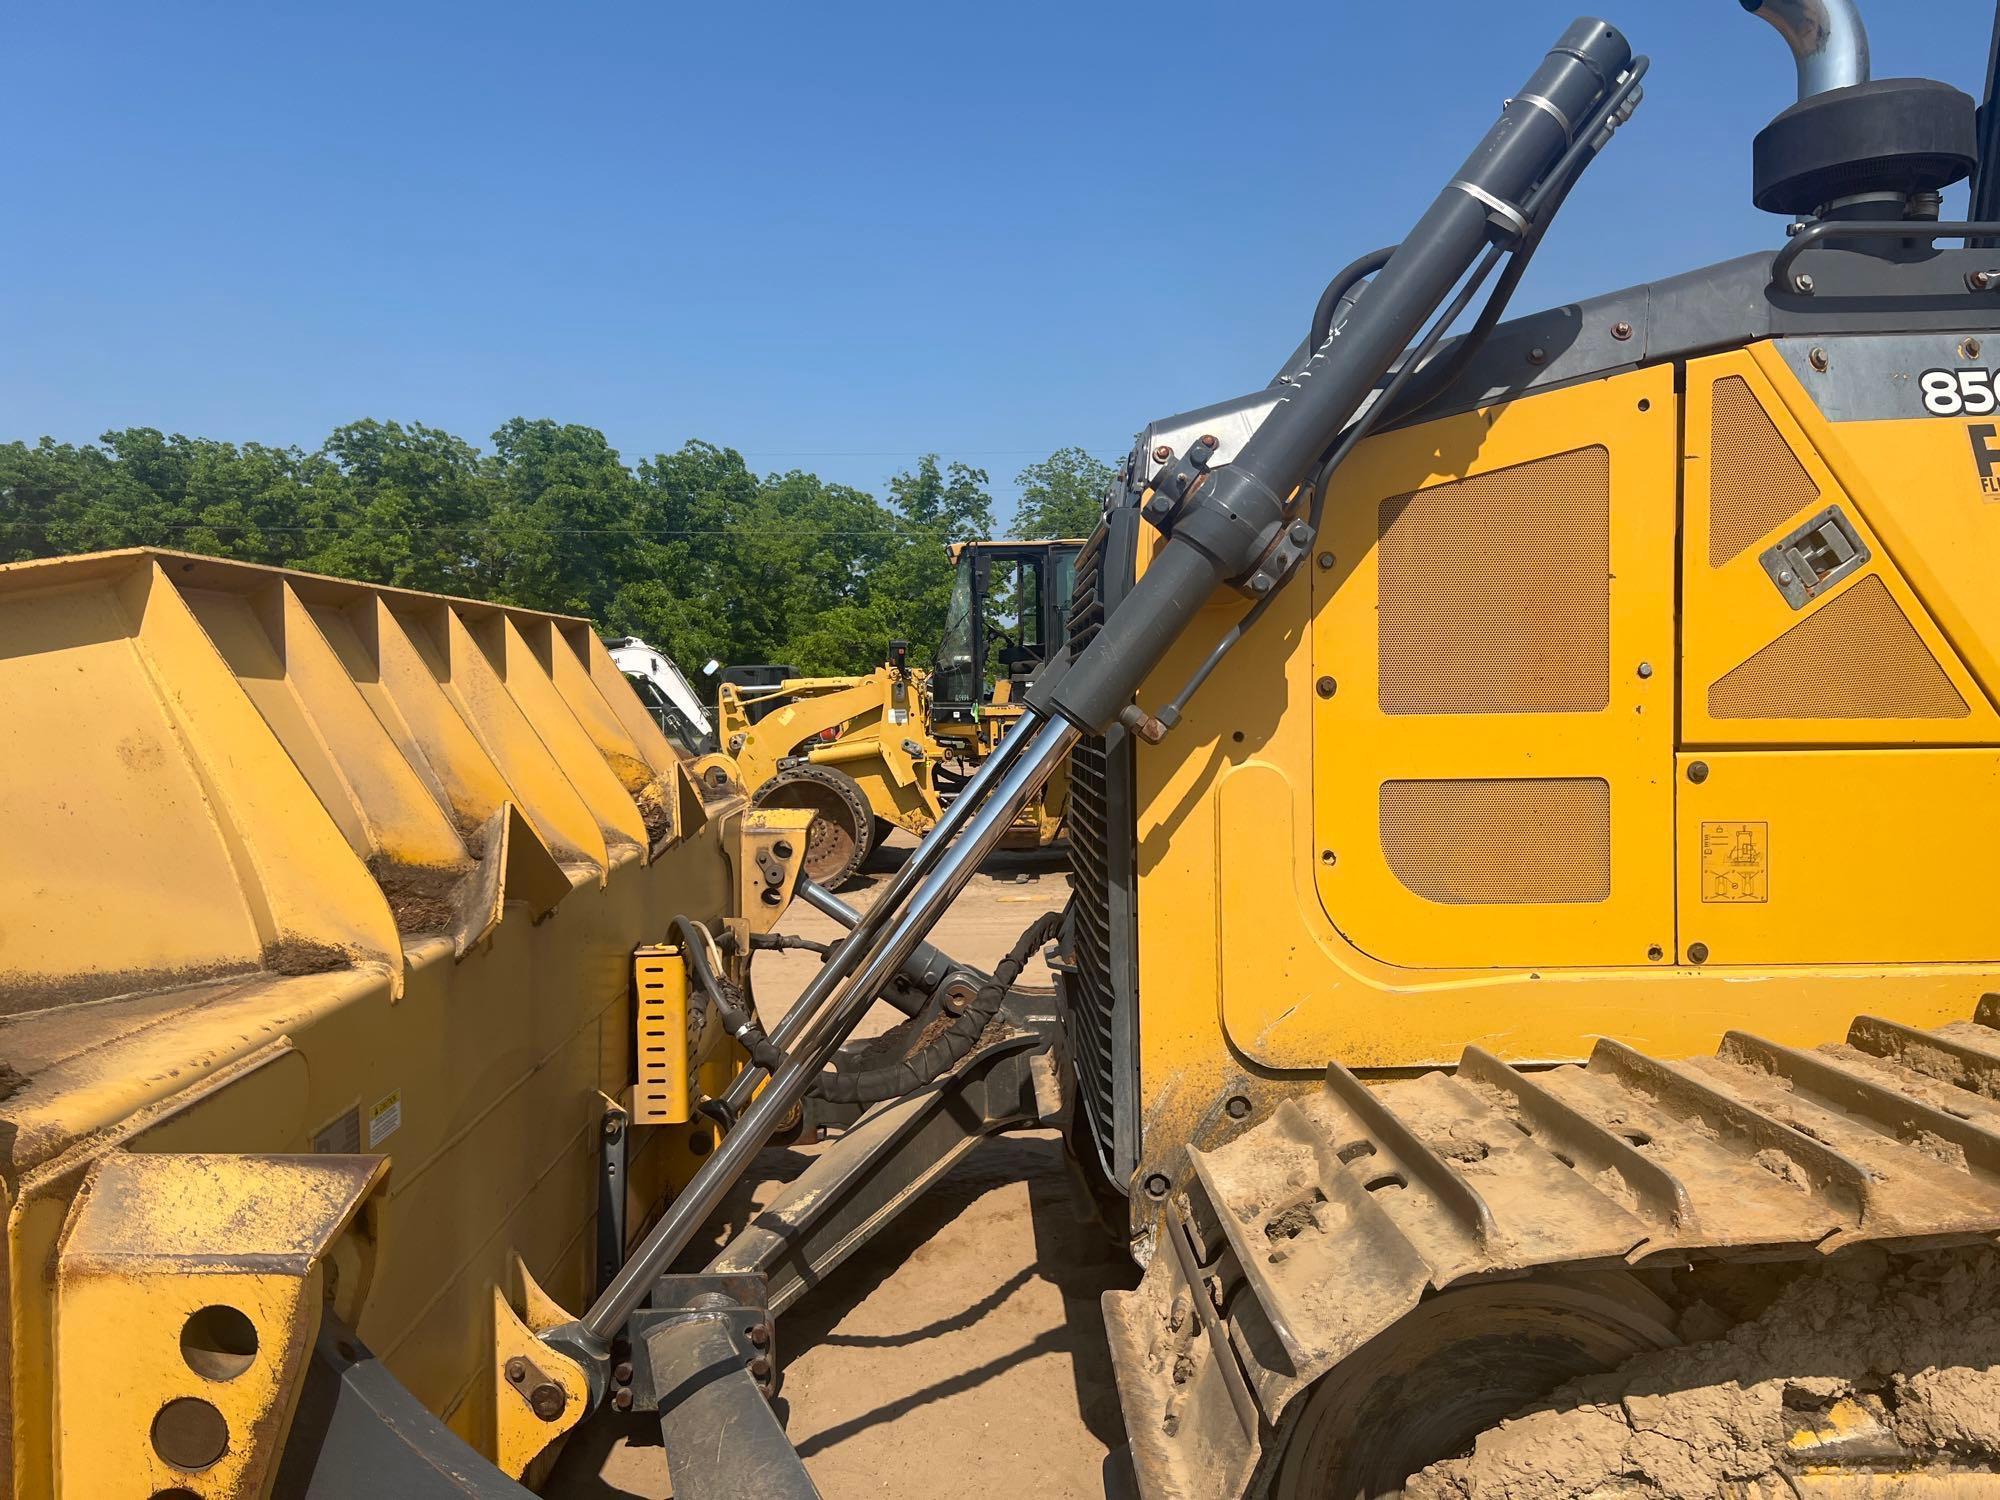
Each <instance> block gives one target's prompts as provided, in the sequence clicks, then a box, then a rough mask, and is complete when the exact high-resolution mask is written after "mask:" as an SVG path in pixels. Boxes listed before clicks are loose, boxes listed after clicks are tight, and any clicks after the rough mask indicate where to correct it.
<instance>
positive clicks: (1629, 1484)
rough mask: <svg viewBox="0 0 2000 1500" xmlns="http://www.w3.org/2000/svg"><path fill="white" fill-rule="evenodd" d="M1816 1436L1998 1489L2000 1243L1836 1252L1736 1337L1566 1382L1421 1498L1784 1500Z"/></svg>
mask: <svg viewBox="0 0 2000 1500" xmlns="http://www.w3.org/2000/svg"><path fill="white" fill-rule="evenodd" d="M1694 1312H1695V1313H1696V1314H1702V1313H1706V1315H1707V1318H1706V1320H1707V1321H1710V1322H1712V1323H1713V1324H1714V1325H1716V1326H1717V1327H1720V1326H1722V1325H1724V1324H1726V1323H1727V1321H1728V1319H1727V1318H1726V1317H1725V1316H1724V1315H1723V1314H1722V1313H1720V1312H1718V1311H1716V1310H1714V1309H1713V1308H1707V1307H1705V1306H1704V1305H1697V1307H1696V1308H1695V1309H1694ZM1689 1321H1690V1320H1689V1319H1687V1318H1684V1319H1683V1323H1684V1326H1685V1325H1686V1324H1687V1323H1688V1322H1689ZM1693 1321H1695V1322H1697V1323H1698V1322H1699V1321H1702V1319H1701V1318H1699V1317H1697V1318H1695V1319H1694V1320H1693ZM1815 1442H1818V1443H1827V1442H1831V1443H1832V1444H1833V1446H1832V1447H1830V1448H1822V1449H1821V1450H1820V1451H1821V1453H1822V1455H1823V1456H1824V1457H1838V1458H1839V1459H1840V1461H1841V1462H1843V1463H1847V1464H1854V1465H1857V1466H1859V1467H1862V1468H1870V1467H1881V1468H1887V1469H1892V1470H1893V1469H1902V1468H1905V1467H1909V1468H1920V1469H1921V1468H1944V1469H1950V1470H1961V1471H1962V1470H1971V1471H1973V1472H1975V1473H1977V1474H1979V1475H1980V1476H1981V1477H1980V1478H1978V1479H1974V1480H1969V1481H1967V1483H1968V1485H1976V1486H1978V1487H1979V1488H1978V1492H1979V1493H1982V1494H1996V1493H2000V1251H1996V1250H1994V1249H1992V1248H1991V1247H1979V1248H1974V1249H1966V1250H1952V1251H1935V1252H1931V1253H1928V1254H1922V1255H1918V1256H1915V1257H1912V1258H1909V1259H1907V1260H1898V1261H1894V1262H1892V1261H1891V1260H1890V1258H1889V1257H1888V1256H1886V1255H1885V1254H1883V1253H1882V1252H1881V1251H1879V1250H1873V1249H1869V1248H1865V1247H1864V1248H1859V1249H1856V1250H1852V1251H1848V1252H1845V1253H1843V1254H1841V1255H1838V1256H1835V1257H1834V1258H1833V1259H1832V1260H1830V1261H1829V1262H1828V1263H1827V1264H1826V1265H1825V1266H1824V1267H1823V1268H1820V1269H1817V1270H1814V1271H1809V1272H1806V1273H1804V1274H1802V1275H1800V1276H1799V1277H1798V1278H1797V1279H1795V1280H1793V1281H1792V1282H1791V1283H1790V1284H1789V1285H1787V1286H1786V1287H1785V1288H1784V1289H1783V1290H1782V1291H1781V1292H1780V1293H1779V1294H1778V1295H1777V1297H1776V1298H1775V1299H1774V1300H1773V1301H1772V1302H1771V1303H1770V1304H1769V1306H1768V1307H1766V1308H1765V1309H1764V1310H1763V1311H1762V1312H1761V1313H1760V1314H1759V1315H1757V1316H1756V1317H1753V1318H1751V1319H1750V1320H1748V1321H1746V1322H1742V1323H1739V1324H1737V1325H1736V1326H1734V1327H1731V1328H1729V1329H1728V1331H1727V1332H1726V1333H1724V1334H1722V1335H1721V1336H1720V1337H1715V1338H1711V1339H1709V1340H1707V1341H1705V1342H1696V1343H1690V1344H1684V1345H1682V1346H1681V1347H1679V1348H1673V1349H1663V1350H1660V1351H1658V1352H1656V1353H1651V1354H1644V1355H1640V1356H1639V1357H1637V1358H1635V1359H1633V1360H1630V1361H1628V1362H1627V1363H1626V1364H1625V1365H1624V1366H1622V1367H1621V1368H1620V1369H1618V1370H1616V1371H1613V1372H1612V1373H1610V1374H1607V1375H1601V1376H1593V1377H1590V1378H1588V1379H1585V1380H1580V1381H1575V1382H1572V1383H1571V1384H1569V1385H1566V1386H1564V1387H1563V1388H1562V1389H1560V1390H1558V1391H1557V1392H1555V1394H1554V1395H1552V1396H1551V1397H1550V1398H1549V1399H1548V1400H1547V1401H1545V1402H1543V1403H1540V1404H1539V1405H1537V1406H1536V1407H1534V1408H1532V1409H1530V1410H1529V1411H1527V1412H1524V1413H1522V1414H1521V1415H1519V1416H1516V1417H1514V1418H1511V1419H1509V1420H1507V1421H1504V1422H1502V1423H1501V1424H1500V1425H1499V1426H1497V1427H1493V1428H1490V1429H1489V1430H1487V1431H1486V1432H1484V1433H1482V1434H1481V1435H1480V1437H1479V1439H1478V1441H1477V1443H1476V1444H1475V1446H1474V1449H1473V1451H1472V1453H1471V1455H1470V1456H1468V1457H1465V1458H1460V1459H1454V1460H1452V1461H1450V1462H1447V1463H1441V1464H1434V1465H1432V1466H1431V1467H1430V1468H1428V1469H1426V1470H1424V1471H1423V1473H1421V1474H1419V1475H1416V1476H1414V1477H1413V1478H1412V1480H1411V1482H1410V1485H1409V1488H1408V1490H1407V1491H1406V1494H1407V1496H1408V1497H1409V1500H1701V1497H1706V1496H1717V1497H1722V1496H1744V1497H1751V1496H1756V1497H1761V1496H1765V1495H1769V1496H1771V1497H1774V1500H1775V1497H1779V1496H1789V1495H1790V1494H1792V1493H1793V1491H1794V1486H1793V1484H1792V1482H1791V1479H1790V1478H1788V1477H1787V1476H1788V1475H1789V1474H1791V1473H1794V1472H1796V1471H1797V1468H1798V1467H1799V1463H1798V1460H1799V1458H1800V1457H1801V1456H1802V1452H1801V1450H1802V1447H1803V1446H1804V1445H1809V1444H1813V1443H1815ZM1843 1450H1844V1451H1843ZM1788 1458H1789V1459H1790V1460H1791V1461H1790V1462H1788V1461H1787V1460H1788ZM1987 1486H1991V1488H1987ZM1964 1492H1965V1493H1966V1494H1971V1493H1974V1490H1973V1489H1972V1488H1970V1487H1968V1488H1966V1489H1965V1491H1964Z"/></svg>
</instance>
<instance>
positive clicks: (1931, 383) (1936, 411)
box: [1917, 365, 2000, 417]
mask: <svg viewBox="0 0 2000 1500" xmlns="http://www.w3.org/2000/svg"><path fill="white" fill-rule="evenodd" d="M1917 385H1918V387H1919V388H1920V389H1921V390H1922V391H1923V393H1924V410H1925V411H1927V412H1929V413H1930V414H1931V415H1932V416H1934V417H1983V416H1987V415H1989V414H1990V413H1992V412H1993V411H1995V410H2000V395H1996V394H1995V391H1994V388H1993V372H1992V371H1991V370H1983V369H1980V368H1979V367H1978V366H1976V365H1975V366H1971V367H1969V368H1966V369H1959V370H1946V369H1934V370H1926V371H1924V373H1923V374H1921V375H1919V376H1918V377H1917Z"/></svg>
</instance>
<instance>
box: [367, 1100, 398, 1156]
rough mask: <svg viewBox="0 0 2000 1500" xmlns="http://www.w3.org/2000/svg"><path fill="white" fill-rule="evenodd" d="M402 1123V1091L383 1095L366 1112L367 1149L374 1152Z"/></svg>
mask: <svg viewBox="0 0 2000 1500" xmlns="http://www.w3.org/2000/svg"><path fill="white" fill-rule="evenodd" d="M402 1123H403V1091H402V1090H401V1089H396V1090H393V1091H392V1092H390V1093H388V1094H385V1095H383V1097H381V1098H380V1099H377V1100H376V1101H375V1107H374V1108H373V1109H371V1110H369V1111H368V1149H369V1150H371V1151H372V1150H374V1149H375V1148H376V1147H377V1146H379V1145H381V1144H382V1142H384V1141H386V1140H387V1139H388V1138H389V1137H390V1136H392V1135H394V1134H395V1133H396V1131H397V1130H398V1129H399V1128H400V1127H401V1125H402Z"/></svg>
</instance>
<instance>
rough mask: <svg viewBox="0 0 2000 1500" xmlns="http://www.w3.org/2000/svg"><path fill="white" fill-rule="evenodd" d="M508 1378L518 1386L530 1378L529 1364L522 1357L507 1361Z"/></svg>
mask: <svg viewBox="0 0 2000 1500" xmlns="http://www.w3.org/2000/svg"><path fill="white" fill-rule="evenodd" d="M507 1378H508V1379H509V1380H511V1381H513V1382H514V1384H516V1385H519V1384H520V1383H521V1382H522V1381H524V1380H526V1379H527V1378H528V1362H527V1361H526V1360H525V1359H523V1358H521V1356H520V1355H518V1354H517V1355H515V1356H514V1357H513V1358H512V1359H510V1360H508V1361H507Z"/></svg>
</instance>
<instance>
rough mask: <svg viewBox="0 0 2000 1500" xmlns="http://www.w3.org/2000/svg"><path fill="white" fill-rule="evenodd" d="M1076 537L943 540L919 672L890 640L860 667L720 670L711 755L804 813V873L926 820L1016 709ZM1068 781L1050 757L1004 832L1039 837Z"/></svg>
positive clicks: (862, 852) (850, 866)
mask: <svg viewBox="0 0 2000 1500" xmlns="http://www.w3.org/2000/svg"><path fill="white" fill-rule="evenodd" d="M1083 545H1084V544H1083V543H1082V542H1078V541H1036V542H1020V541H977V542H960V543H955V544H954V545H953V546H952V548H951V557H952V567H953V588H952V595H951V602H950V605H949V608H948V611H947V614H946V619H945V626H944V632H943V638H942V640H941V641H940V642H939V645H938V649H937V656H936V661H935V663H934V666H933V669H932V670H931V671H929V672H925V671H923V670H921V669H917V668H912V667H911V666H910V664H909V661H908V651H907V649H906V648H904V647H903V646H901V645H899V644H892V646H891V659H890V660H889V661H888V662H887V663H885V664H884V665H882V666H880V667H878V668H876V669H875V670H874V671H873V672H870V673H868V674H866V675H865V676H858V677H794V676H791V675H789V674H788V673H787V674H784V675H783V676H782V677H781V680H779V681H776V682H774V683H771V684H768V685H764V686H747V685H739V684H737V683H733V682H727V681H725V682H724V683H723V684H722V686H721V687H720V688H719V689H718V691H717V697H716V739H717V743H718V744H719V746H720V751H719V756H718V758H717V760H716V764H718V765H719V766H720V767H721V768H722V770H723V773H724V774H729V775H734V776H735V777H736V778H737V779H739V780H740V781H741V782H742V783H743V785H744V786H746V787H749V788H750V789H751V797H752V800H753V801H754V802H755V803H756V804H757V805H758V806H760V807H791V808H800V809H805V810H807V811H810V812H811V813H812V814H813V819H814V821H813V825H812V834H811V838H810V841H809V843H810V847H809V849H808V851H807V854H806V871H807V873H808V874H810V875H811V876H812V878H813V879H814V880H816V881H818V882H819V883H820V884H821V885H824V886H827V887H829V888H834V887H838V886H840V885H841V884H843V883H845V882H846V881H847V880H849V879H850V878H851V877H852V876H853V875H854V874H855V872H856V871H858V870H859V869H860V868H861V866H862V864H863V862H864V861H865V860H866V859H867V858H868V856H869V854H870V852H871V851H872V850H873V849H874V848H875V846H876V845H877V844H879V843H881V841H882V840H883V839H884V838H885V837H887V836H888V833H889V830H890V829H892V828H901V829H903V830H904V831H905V832H907V833H912V834H915V835H917V836H918V837H920V838H921V837H922V836H923V835H924V834H926V833H928V832H929V831H930V830H931V828H932V827H934V826H935V825H936V823H937V820H938V818H939V816H940V815H941V813H942V812H943V808H944V804H945V803H946V802H948V801H949V800H950V799H951V797H952V796H953V795H955V794H956V793H957V792H958V790H959V789H960V788H961V787H963V786H964V785H965V783H966V780H967V778H968V777H970V776H971V775H972V773H973V772H974V771H975V770H976V769H977V768H978V767H979V765H980V764H981V763H982V762H983V761H984V760H985V759H986V757H987V756H988V755H990V754H992V752H993V750H994V749H995V748H996V747H997V746H998V745H999V743H1000V741H1001V740H1002V739H1003V738H1004V737H1005V736H1006V734H1007V731H1008V730H1009V729H1011V728H1012V727H1013V726H1014V724H1015V722H1016V721H1017V720H1018V719H1019V717H1020V713H1021V708H1020V703H1019V699H1018V693H1019V690H1020V689H1021V688H1022V687H1023V686H1025V684H1026V683H1027V681H1028V679H1029V678H1030V677H1031V676H1032V675H1033V674H1034V672H1035V670H1036V669H1037V668H1038V667H1040V665H1041V664H1042V662H1043V661H1044V660H1046V659H1047V657H1048V655H1049V653H1050V652H1052V651H1054V650H1056V649H1057V648H1059V647H1060V646H1061V645H1062V642H1063V640H1064V635H1065V630H1066V623H1065V622H1066V621H1067V618H1068V608H1069V598H1070V586H1071V583H1072V582H1073V580H1074V578H1075V573H1076V559H1077V555H1078V553H1079V552H1081V551H1082V549H1083ZM989 666H990V667H991V668H992V671H991V672H990V673H989V670H988V669H989ZM758 670H762V669H758ZM772 673H773V675H774V676H776V675H779V669H772ZM705 764H707V762H705ZM1068 784H1069V778H1068V773H1067V771H1066V770H1062V771H1058V772H1057V773H1056V775H1055V777H1054V778H1052V780H1051V781H1050V783H1049V785H1047V786H1046V787H1045V788H1043V790H1042V792H1041V793H1040V795H1038V796H1037V797H1035V798H1034V799H1033V801H1032V802H1030V803H1029V805H1028V806H1027V807H1026V808H1024V809H1023V811H1022V814H1021V817H1020V819H1019V820H1018V823H1017V825H1016V827H1015V829H1014V830H1013V831H1012V834H1011V836H1010V839H1009V843H1010V845H1011V846H1013V847H1017V848H1018V847H1026V848H1042V847H1046V846H1047V845H1049V844H1052V843H1054V842H1055V841H1056V840H1057V839H1059V838H1060V837H1061V836H1062V824H1063V809H1064V807H1065V805H1066V804H1067V801H1068Z"/></svg>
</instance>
